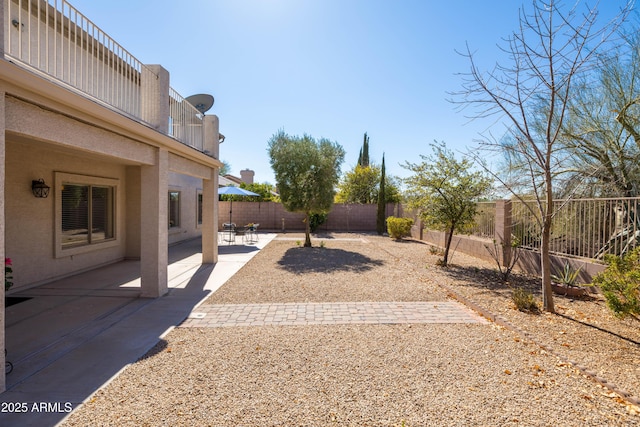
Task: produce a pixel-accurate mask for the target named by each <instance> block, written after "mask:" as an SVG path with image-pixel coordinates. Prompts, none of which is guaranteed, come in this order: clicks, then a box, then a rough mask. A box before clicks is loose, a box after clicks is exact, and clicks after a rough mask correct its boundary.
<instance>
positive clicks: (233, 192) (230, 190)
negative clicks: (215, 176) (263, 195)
mask: <svg viewBox="0 0 640 427" xmlns="http://www.w3.org/2000/svg"><path fill="white" fill-rule="evenodd" d="M218 194H219V195H221V196H222V195H227V196H259V194H257V193H254V192H253V191H249V190H245V189H242V188H240V187H234V186H228V187H221V188H219V189H218ZM230 202H231V203H230V204H229V224H231V213H232V211H233V199H231V200H230Z"/></svg>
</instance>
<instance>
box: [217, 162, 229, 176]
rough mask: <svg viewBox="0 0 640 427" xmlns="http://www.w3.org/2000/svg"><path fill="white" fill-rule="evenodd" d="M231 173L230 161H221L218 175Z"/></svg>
mask: <svg viewBox="0 0 640 427" xmlns="http://www.w3.org/2000/svg"><path fill="white" fill-rule="evenodd" d="M230 173H231V163H229V162H228V161H226V160H223V161H222V166H221V167H220V170H219V171H218V174H219V175H222V176H225V175H229V174H230Z"/></svg>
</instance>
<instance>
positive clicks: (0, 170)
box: [0, 2, 7, 393]
mask: <svg viewBox="0 0 640 427" xmlns="http://www.w3.org/2000/svg"><path fill="white" fill-rule="evenodd" d="M2 4H4V2H2ZM4 101H5V93H4V91H2V92H0V259H4V257H5V252H4V229H5V224H4V206H5V201H4V184H5V179H4V174H5V103H4ZM0 277H1V278H2V284H3V286H2V291H1V292H0V366H4V363H5V356H4V351H2V349H5V348H7V347H6V343H5V326H6V323H5V318H4V310H5V306H4V268H3V269H2V273H0ZM6 389H7V383H6V374H5V373H4V370H3V371H2V374H0V393H2V392H4V391H5V390H6Z"/></svg>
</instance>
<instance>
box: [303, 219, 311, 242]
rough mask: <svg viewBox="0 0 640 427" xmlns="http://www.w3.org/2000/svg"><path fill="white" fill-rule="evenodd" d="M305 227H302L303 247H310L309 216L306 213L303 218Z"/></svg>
mask: <svg viewBox="0 0 640 427" xmlns="http://www.w3.org/2000/svg"><path fill="white" fill-rule="evenodd" d="M304 222H305V224H306V225H305V227H304V247H305V248H310V247H311V224H310V222H311V215H310V214H309V213H308V212H307V213H306V217H305V220H304Z"/></svg>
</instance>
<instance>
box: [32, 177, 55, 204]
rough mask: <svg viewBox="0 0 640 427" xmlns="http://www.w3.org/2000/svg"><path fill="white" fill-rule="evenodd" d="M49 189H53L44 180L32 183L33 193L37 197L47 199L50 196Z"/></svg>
mask: <svg viewBox="0 0 640 427" xmlns="http://www.w3.org/2000/svg"><path fill="white" fill-rule="evenodd" d="M49 188H51V187H49V186H48V185H47V184H45V183H44V179H42V178H40V179H39V180H37V181H31V191H33V195H34V196H36V197H39V198H42V199H46V198H47V197H48V196H49Z"/></svg>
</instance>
